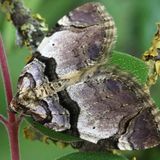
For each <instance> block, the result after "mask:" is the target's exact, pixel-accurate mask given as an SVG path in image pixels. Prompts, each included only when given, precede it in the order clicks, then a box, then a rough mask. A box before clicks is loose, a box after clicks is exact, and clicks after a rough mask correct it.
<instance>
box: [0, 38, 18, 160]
mask: <svg viewBox="0 0 160 160" xmlns="http://www.w3.org/2000/svg"><path fill="white" fill-rule="evenodd" d="M0 65H1V69H2V77H3V80H4V85H5V92H6V97H7V105H8V106H9V104H10V101H11V99H12V87H11V81H10V75H9V71H8V65H7V59H6V56H5V51H4V47H3V42H2V38H1V35H0ZM7 114H8V120H6V119H5V118H4V117H3V116H2V115H0V121H1V122H3V124H4V125H5V126H6V128H7V129H8V135H9V140H10V150H11V156H12V160H19V159H20V156H19V143H18V129H19V122H18V121H17V119H16V117H15V114H14V113H12V112H10V111H8V109H7Z"/></svg>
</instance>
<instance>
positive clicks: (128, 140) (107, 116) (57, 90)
mask: <svg viewBox="0 0 160 160" xmlns="http://www.w3.org/2000/svg"><path fill="white" fill-rule="evenodd" d="M115 40H116V27H115V23H114V21H113V18H112V17H111V16H110V15H109V14H108V13H107V12H106V11H105V10H104V6H102V5H101V4H99V3H86V4H84V5H82V6H80V7H78V8H76V9H74V10H73V11H71V12H69V14H68V15H66V16H64V17H62V18H61V19H60V20H59V21H58V23H57V25H56V27H55V29H54V31H53V33H50V34H48V36H46V37H45V38H44V39H43V40H42V42H41V43H40V45H39V47H38V48H37V51H36V53H35V54H34V55H33V57H32V59H31V60H30V62H28V64H27V65H26V66H25V67H24V69H23V71H22V73H21V75H20V77H19V80H18V87H17V93H16V95H15V97H14V98H13V100H12V102H11V105H10V108H11V109H12V110H13V111H15V112H18V113H21V114H22V113H23V114H25V115H30V116H31V117H33V119H34V120H35V121H37V122H39V123H41V124H43V125H44V126H46V127H48V128H50V129H52V130H55V131H57V132H62V131H66V132H69V133H70V134H73V135H76V136H79V137H80V138H81V139H83V140H86V141H88V142H91V143H94V144H97V145H101V144H102V145H103V146H104V147H105V146H107V145H106V144H107V143H108V142H110V143H112V144H113V146H112V148H117V149H120V150H132V149H146V148H150V147H154V146H156V145H158V144H160V131H159V129H160V123H159V121H160V117H159V114H160V113H159V111H158V109H156V106H155V104H154V103H153V101H152V99H151V98H150V95H149V94H148V93H146V92H145V91H144V90H143V88H142V87H141V86H140V85H139V84H138V83H137V82H136V80H134V78H132V77H131V76H129V75H128V74H125V73H123V72H121V71H120V70H117V69H116V68H112V69H111V68H110V67H108V68H107V67H103V64H104V63H105V57H107V56H109V55H110V51H111V49H112V48H113V46H114V43H115Z"/></svg>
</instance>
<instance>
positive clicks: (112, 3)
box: [0, 0, 160, 160]
mask: <svg viewBox="0 0 160 160" xmlns="http://www.w3.org/2000/svg"><path fill="white" fill-rule="evenodd" d="M97 1H98V0H97ZM85 2H89V1H84V0H65V1H64V0H45V1H44V0H41V1H40V0H34V1H33V0H32V1H27V0H24V3H25V5H26V6H27V7H29V8H30V9H31V10H32V12H33V13H39V14H40V15H42V17H44V18H45V19H46V23H47V24H48V25H49V28H52V26H54V24H55V23H56V21H57V20H58V19H59V18H61V17H62V16H63V15H65V14H66V13H68V11H70V10H71V9H73V8H75V7H76V6H79V5H80V4H83V3H85ZM99 2H102V3H103V4H104V5H105V6H106V8H107V10H108V11H109V13H110V14H111V15H112V16H113V17H114V20H115V22H116V25H117V28H118V39H117V43H116V46H115V50H118V51H121V52H126V53H129V54H132V55H134V56H137V57H141V54H142V53H143V52H144V51H145V50H147V49H148V47H149V46H150V42H151V40H152V37H153V35H154V33H155V32H156V23H157V22H160V14H159V7H160V0H152V1H151V0H144V1H139V0H132V1H131V0H130V1H129V0H119V1H118V0H99ZM0 32H1V34H2V37H3V40H4V45H5V48H6V53H7V57H8V64H9V69H10V74H11V78H12V83H13V90H14V92H15V90H16V83H17V78H18V75H19V73H20V71H21V69H22V68H23V66H24V65H25V63H26V57H27V56H29V55H30V53H29V51H28V50H27V49H26V48H19V47H18V46H17V45H16V36H15V29H14V27H13V26H12V25H11V23H10V22H7V21H6V17H5V16H4V14H3V13H2V12H0ZM159 89H160V84H157V85H156V86H155V87H152V95H153V98H154V99H155V101H156V103H157V104H158V105H159V106H160V100H159V97H158V96H159ZM5 110H6V102H5V95H4V89H3V82H2V77H1V75H0V113H3V114H4V115H6V111H5ZM26 125H27V124H26V123H25V122H23V124H22V126H21V129H20V150H21V159H22V160H35V159H38V160H44V159H46V160H53V159H54V158H57V157H61V156H63V155H66V154H69V153H72V152H76V150H73V149H72V148H71V147H67V148H64V149H61V148H60V147H57V146H55V145H54V144H49V145H47V144H44V143H41V142H38V141H36V142H35V141H34V142H32V141H29V140H26V139H25V138H24V137H23V131H22V130H23V127H24V126H26ZM127 154H128V155H130V156H131V157H132V156H133V155H134V156H136V157H137V159H138V160H144V159H147V160H158V159H160V147H156V148H154V149H149V150H146V151H141V152H140V151H139V152H138V151H136V152H127ZM9 159H10V154H9V144H8V138H7V132H6V130H5V128H4V127H3V125H1V124H0V160H9Z"/></svg>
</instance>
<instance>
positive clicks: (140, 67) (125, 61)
mask: <svg viewBox="0 0 160 160" xmlns="http://www.w3.org/2000/svg"><path fill="white" fill-rule="evenodd" d="M109 64H111V65H117V66H118V68H120V69H122V70H124V71H127V72H129V73H131V74H132V75H133V76H135V77H136V79H137V80H138V82H139V83H140V84H142V85H144V84H145V83H146V80H147V76H148V72H149V69H148V66H147V65H146V64H145V63H144V62H143V61H142V60H140V59H138V58H136V57H133V56H131V55H129V54H127V53H122V52H118V51H113V53H112V56H111V58H110V60H109Z"/></svg>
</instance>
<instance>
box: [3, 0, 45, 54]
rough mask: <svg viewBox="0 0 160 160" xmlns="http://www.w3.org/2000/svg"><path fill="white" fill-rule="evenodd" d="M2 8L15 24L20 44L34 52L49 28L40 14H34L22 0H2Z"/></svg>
mask: <svg viewBox="0 0 160 160" xmlns="http://www.w3.org/2000/svg"><path fill="white" fill-rule="evenodd" d="M0 6H1V9H2V10H3V11H4V13H5V14H6V15H7V17H8V19H9V20H11V21H12V23H13V24H14V26H15V28H16V30H17V33H18V40H19V42H18V43H19V44H20V45H25V46H27V47H29V48H31V49H32V52H34V51H35V50H36V48H37V46H38V45H39V43H40V42H41V40H42V39H43V37H44V36H45V34H46V32H47V31H48V28H47V27H46V24H45V23H44V20H43V19H42V18H41V17H40V15H38V14H37V15H32V14H31V12H30V11H29V9H27V8H25V7H24V5H23V3H22V1H21V0H0Z"/></svg>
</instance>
